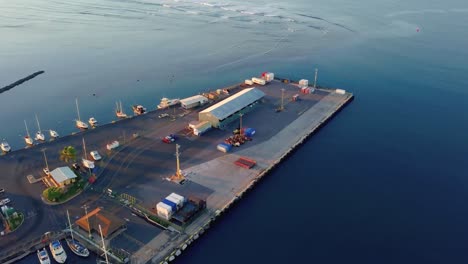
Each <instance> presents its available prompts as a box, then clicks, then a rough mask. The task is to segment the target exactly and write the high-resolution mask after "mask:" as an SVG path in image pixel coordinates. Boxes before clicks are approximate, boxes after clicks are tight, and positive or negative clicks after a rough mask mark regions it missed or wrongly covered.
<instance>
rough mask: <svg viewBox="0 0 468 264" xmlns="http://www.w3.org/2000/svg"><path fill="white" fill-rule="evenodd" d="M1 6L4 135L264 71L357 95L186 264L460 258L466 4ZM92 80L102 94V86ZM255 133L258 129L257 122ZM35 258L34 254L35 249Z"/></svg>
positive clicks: (464, 243) (466, 218)
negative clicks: (27, 78) (76, 102)
mask: <svg viewBox="0 0 468 264" xmlns="http://www.w3.org/2000/svg"><path fill="white" fill-rule="evenodd" d="M0 10H1V11H2V12H0V35H1V37H2V41H0V86H3V85H6V84H8V83H11V82H13V81H15V80H17V79H19V78H21V77H23V76H26V75H28V74H30V73H32V72H34V71H37V70H45V71H46V73H45V74H44V75H41V76H39V77H37V78H36V79H34V80H32V81H30V82H27V83H25V84H23V85H21V86H19V87H17V88H15V89H14V90H12V91H9V92H7V93H4V94H1V95H0V122H1V123H2V126H0V137H1V138H6V139H7V140H8V141H9V142H10V144H11V145H12V146H13V147H14V148H20V147H23V141H22V139H21V135H23V134H24V133H25V132H24V130H25V129H24V127H23V119H26V120H27V121H28V123H29V126H30V130H31V131H35V129H36V128H35V123H34V113H37V114H38V115H39V118H40V120H41V126H42V127H43V128H47V129H49V128H54V129H56V130H58V132H59V133H61V134H68V133H71V132H72V131H73V130H74V128H73V122H72V120H73V119H74V118H76V112H75V106H74V98H76V97H78V98H79V100H80V108H81V115H82V117H83V118H86V119H87V118H88V117H90V116H95V117H96V118H97V119H98V120H99V121H101V122H110V121H111V120H112V119H113V118H114V116H113V107H114V103H115V101H116V100H122V101H123V103H124V105H125V106H126V107H127V111H128V112H129V111H130V107H129V106H130V105H131V104H134V103H141V104H143V105H145V106H147V107H151V108H152V107H155V106H156V105H157V103H158V102H159V100H160V98H161V97H163V96H168V97H173V96H177V97H179V96H180V97H183V96H189V95H192V94H194V93H198V92H199V91H203V90H207V89H213V88H217V87H220V86H224V85H230V84H232V83H235V82H238V81H242V80H243V79H245V77H249V76H252V75H254V74H258V73H260V72H262V71H265V70H268V71H273V72H275V73H277V74H278V75H282V76H288V77H292V78H297V79H299V78H309V79H312V75H313V70H314V68H316V67H318V68H319V83H320V84H321V85H329V86H333V87H340V88H343V89H346V90H350V91H352V92H354V93H355V95H356V99H355V100H354V102H353V103H352V104H350V105H349V106H348V107H347V108H345V109H344V110H343V111H342V112H341V113H340V114H339V115H337V116H336V117H335V118H334V119H333V120H332V121H331V122H330V123H329V124H327V125H326V126H325V127H324V128H323V129H322V130H320V132H318V133H317V134H316V135H315V136H313V137H312V138H311V139H310V140H308V141H307V143H306V144H304V145H303V146H302V147H301V148H300V149H298V150H297V151H296V152H295V154H294V155H293V156H291V157H290V158H289V159H288V160H287V161H286V162H284V163H283V164H282V165H280V166H279V167H278V168H277V169H276V170H275V171H274V172H273V173H272V174H270V175H269V176H268V177H267V178H266V179H265V180H264V181H262V182H261V183H260V184H259V185H258V187H257V188H256V189H255V191H254V192H251V193H250V194H249V195H247V196H246V197H245V198H244V199H243V200H242V201H241V202H240V203H239V204H238V205H237V206H236V207H234V208H233V210H231V211H230V212H229V213H228V214H227V215H225V216H224V217H223V218H222V220H221V221H220V222H218V223H217V224H216V225H215V226H214V227H213V228H211V229H210V231H209V232H208V233H207V235H206V236H204V237H203V238H201V239H200V240H199V242H197V243H195V245H193V247H191V248H190V250H188V251H187V252H185V253H184V254H183V256H182V257H181V258H179V261H178V262H179V263H292V262H295V263H344V262H348V263H451V264H452V263H466V262H467V261H468V254H467V252H468V206H467V205H466V201H467V200H468V178H467V175H468V174H467V172H468V169H467V167H466V164H467V162H466V161H467V160H468V139H467V138H468V137H467V135H468V115H467V114H466V113H467V110H468V99H467V96H468V90H467V87H468V79H467V78H466V73H467V72H468V62H467V61H468V60H467V58H468V50H467V49H466V46H467V43H468V34H467V31H466V25H467V24H468V3H467V2H466V1H461V0H449V1H443V2H440V1H432V0H431V1H422V0H414V1H398V0H387V1H370V0H363V1H358V2H356V1H345V0H332V1H325V0H313V1H305V0H290V1H265V0H252V1H239V0H237V1H231V0H229V1H195V0H180V1H174V0H171V1H169V0H139V1H128V0H98V1H97V0H94V1H91V0H77V1H61V0H56V1H48V0H34V1H32V0H15V1H3V3H2V4H1V7H0ZM93 94H95V96H93ZM259 132H261V131H259ZM27 261H35V259H34V258H33V257H31V258H30V259H28V260H25V262H24V263H26V262H27Z"/></svg>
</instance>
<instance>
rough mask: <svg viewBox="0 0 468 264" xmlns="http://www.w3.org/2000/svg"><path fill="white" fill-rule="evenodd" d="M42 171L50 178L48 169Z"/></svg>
mask: <svg viewBox="0 0 468 264" xmlns="http://www.w3.org/2000/svg"><path fill="white" fill-rule="evenodd" d="M42 171H43V172H44V173H45V175H47V176H50V171H49V168H43V169H42Z"/></svg>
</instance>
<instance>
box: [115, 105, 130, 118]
mask: <svg viewBox="0 0 468 264" xmlns="http://www.w3.org/2000/svg"><path fill="white" fill-rule="evenodd" d="M115 104H116V106H117V107H116V108H115V115H116V116H117V117H118V118H127V114H125V112H124V111H123V108H122V102H118V103H117V102H116V103H115Z"/></svg>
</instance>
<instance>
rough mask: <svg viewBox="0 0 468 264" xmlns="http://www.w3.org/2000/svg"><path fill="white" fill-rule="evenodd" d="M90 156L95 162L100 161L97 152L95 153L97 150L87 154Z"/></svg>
mask: <svg viewBox="0 0 468 264" xmlns="http://www.w3.org/2000/svg"><path fill="white" fill-rule="evenodd" d="M89 154H90V155H91V157H93V159H94V160H95V161H98V160H101V158H102V157H101V155H99V152H97V150H93V151H91V152H90V153H89Z"/></svg>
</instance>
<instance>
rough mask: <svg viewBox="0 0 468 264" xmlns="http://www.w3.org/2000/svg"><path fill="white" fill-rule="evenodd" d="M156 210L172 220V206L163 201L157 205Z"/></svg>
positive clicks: (160, 214)
mask: <svg viewBox="0 0 468 264" xmlns="http://www.w3.org/2000/svg"><path fill="white" fill-rule="evenodd" d="M156 210H157V212H158V215H159V216H160V217H162V218H164V219H166V220H170V219H171V217H172V208H171V207H170V206H169V205H167V204H165V203H163V202H159V203H158V204H157V205H156Z"/></svg>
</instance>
